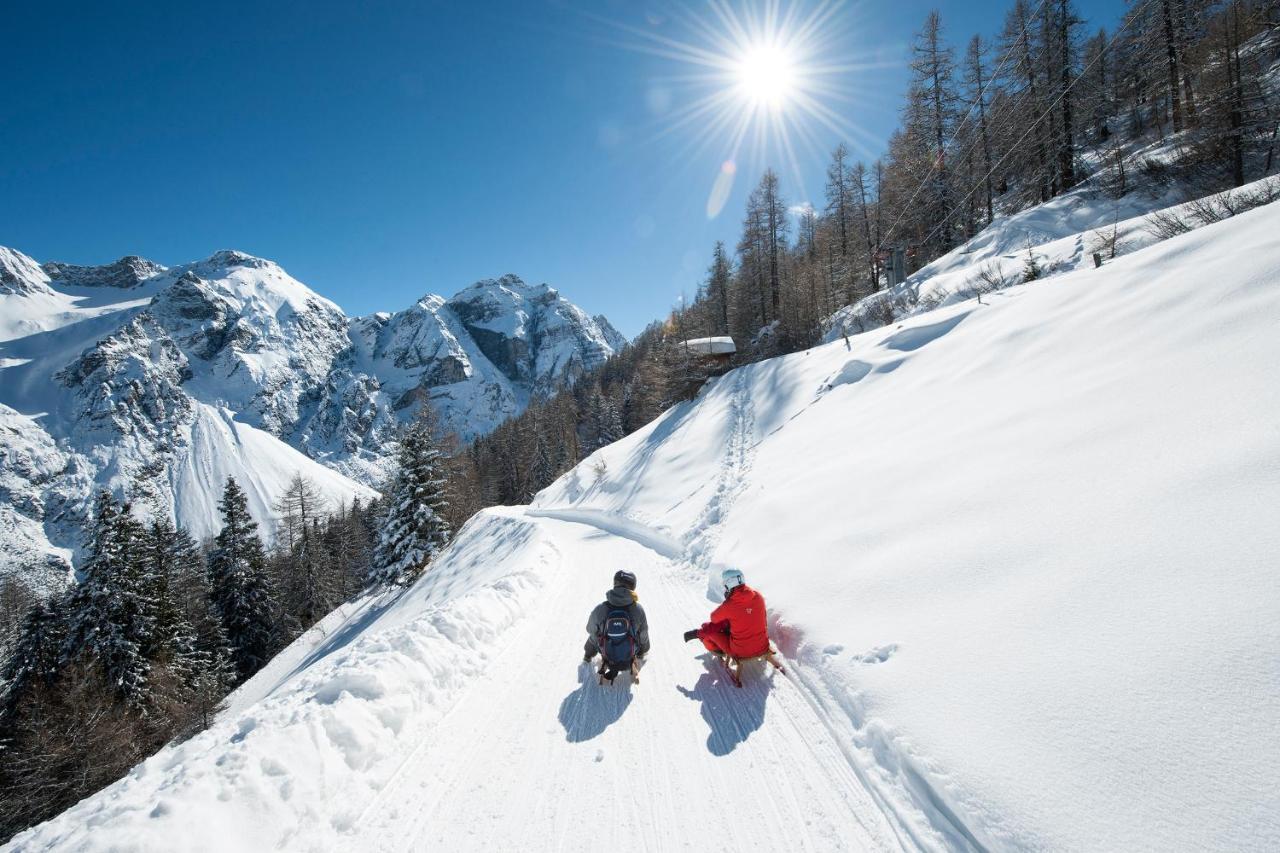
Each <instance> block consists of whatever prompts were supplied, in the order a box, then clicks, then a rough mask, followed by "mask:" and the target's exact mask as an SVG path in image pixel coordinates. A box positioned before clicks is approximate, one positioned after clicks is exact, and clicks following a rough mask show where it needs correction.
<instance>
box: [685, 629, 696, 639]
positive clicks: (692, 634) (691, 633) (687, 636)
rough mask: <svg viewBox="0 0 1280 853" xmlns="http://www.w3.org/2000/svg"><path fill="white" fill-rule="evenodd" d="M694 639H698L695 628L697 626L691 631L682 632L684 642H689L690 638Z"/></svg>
mask: <svg viewBox="0 0 1280 853" xmlns="http://www.w3.org/2000/svg"><path fill="white" fill-rule="evenodd" d="M696 639H698V629H697V628H694V629H693V630H692V631H685V632H684V641H685V642H686V643H687V642H689V641H690V640H696Z"/></svg>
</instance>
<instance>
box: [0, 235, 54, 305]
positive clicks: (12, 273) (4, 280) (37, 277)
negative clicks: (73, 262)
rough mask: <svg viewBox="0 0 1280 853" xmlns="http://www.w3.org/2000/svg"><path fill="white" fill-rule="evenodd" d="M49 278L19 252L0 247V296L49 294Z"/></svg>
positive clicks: (37, 265)
mask: <svg viewBox="0 0 1280 853" xmlns="http://www.w3.org/2000/svg"><path fill="white" fill-rule="evenodd" d="M49 292H50V289H49V276H48V275H46V274H45V271H44V270H42V269H40V265H39V264H37V263H36V262H35V261H33V260H31V259H30V258H28V257H27V256H26V255H24V254H22V253H21V252H15V251H14V250H13V249H6V248H5V247H4V246H0V294H7V295H14V296H30V295H33V294H37V293H49Z"/></svg>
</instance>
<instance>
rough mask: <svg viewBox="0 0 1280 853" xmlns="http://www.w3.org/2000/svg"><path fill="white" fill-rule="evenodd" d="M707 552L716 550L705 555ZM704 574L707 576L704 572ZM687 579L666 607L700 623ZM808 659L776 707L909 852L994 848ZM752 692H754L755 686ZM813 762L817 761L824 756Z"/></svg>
mask: <svg viewBox="0 0 1280 853" xmlns="http://www.w3.org/2000/svg"><path fill="white" fill-rule="evenodd" d="M752 422H753V420H752V418H751V415H750V412H749V410H748V411H745V412H744V411H743V410H742V409H740V408H737V409H736V411H735V425H734V430H733V433H732V437H731V441H730V444H729V447H728V449H727V451H726V466H725V469H724V472H723V474H722V478H721V482H720V484H719V486H718V487H717V490H716V493H715V495H714V496H713V498H712V502H713V503H716V502H718V501H720V500H722V499H727V500H726V501H725V502H724V503H719V504H718V506H717V507H716V508H715V509H714V510H708V511H704V514H703V515H704V518H702V519H700V522H702V521H704V520H705V518H706V517H710V516H711V515H713V514H715V515H718V514H719V513H722V512H723V511H724V510H725V508H726V507H727V505H731V504H732V501H733V498H734V497H736V492H737V491H740V489H741V485H740V483H741V482H742V481H741V479H739V478H735V477H734V474H735V473H739V472H743V471H745V468H746V467H749V465H750V462H751V459H750V456H751V445H750V437H751V434H750V429H751V425H752ZM526 514H527V515H530V516H534V517H542V518H552V519H557V520H560V521H567V522H570V523H575V524H583V525H586V526H589V527H593V528H595V529H597V530H600V531H601V532H604V533H608V534H611V535H614V536H621V537H623V538H625V539H628V540H630V541H632V542H635V543H636V544H639V545H641V546H643V547H645V548H649V549H650V550H652V551H654V552H655V553H657V554H658V555H659V556H661V557H663V558H665V559H667V560H671V561H673V563H678V562H681V561H680V559H679V558H678V557H676V556H673V555H672V554H671V545H672V544H673V539H672V537H671V536H669V535H668V534H666V533H663V532H660V531H655V530H652V529H647V528H645V527H644V525H643V524H641V523H639V522H637V521H635V520H634V519H630V518H623V517H622V516H619V515H616V514H612V513H608V512H604V511H600V510H588V509H577V508H538V509H530V510H526ZM718 517H723V516H722V515H718ZM711 529H714V525H710V526H709V527H708V530H711ZM695 542H697V544H699V545H702V546H704V548H703V549H702V550H700V551H699V554H700V555H703V560H704V562H709V555H710V554H711V553H712V551H713V549H714V539H710V541H708V538H705V537H699V538H698V539H695ZM650 543H655V544H658V545H659V547H658V548H654V547H652V546H651V544H650ZM707 545H711V546H712V547H710V548H706V547H705V546H707ZM692 551H693V546H692V545H691V546H690V551H688V552H686V558H685V559H684V560H683V561H682V562H683V563H684V565H685V566H686V567H694V565H695V563H694V558H693V556H692V554H691V552H692ZM673 568H675V566H673ZM698 568H705V565H704V566H699V567H698ZM681 574H684V575H685V576H686V577H687V576H688V573H687V572H678V571H677V572H672V573H667V574H666V576H664V577H662V578H661V583H660V589H661V590H662V593H663V595H662V597H663V598H664V599H666V600H665V601H664V602H663V604H664V605H665V606H670V607H672V608H673V609H675V610H676V611H678V612H685V611H687V612H689V613H690V614H691V615H690V617H689V618H690V619H693V620H696V619H697V618H700V617H699V616H698V615H697V614H698V613H704V612H705V609H706V605H705V603H700V602H696V598H697V597H696V596H692V595H689V594H688V593H689V592H691V591H692V590H689V588H688V586H687V585H682V584H679V583H678V582H677V580H676V578H677V577H678V576H679V575H681ZM681 587H683V588H681ZM690 624H693V623H692V622H691V623H690ZM807 651H808V650H807V649H805V647H804V646H803V643H801V647H800V649H799V654H798V655H796V656H794V657H790V658H788V661H787V663H788V666H787V673H786V675H785V676H784V678H785V682H786V683H787V684H789V685H790V686H792V687H793V688H794V693H795V695H796V696H797V697H798V698H799V699H800V700H802V701H801V703H800V705H799V706H797V705H796V704H795V703H794V702H792V701H791V700H790V699H789V698H786V691H776V690H775V691H773V692H772V695H773V696H774V699H775V700H776V701H777V703H778V704H781V705H784V712H785V715H786V718H787V720H788V724H789V725H791V726H796V725H797V723H796V717H797V716H805V717H811V719H812V720H813V721H814V722H816V723H818V724H819V725H820V727H821V728H822V729H823V730H824V733H825V734H826V736H828V737H829V738H830V742H831V744H832V745H833V746H834V749H830V750H829V751H828V752H827V753H826V754H825V756H824V758H825V760H831V759H835V760H838V761H839V762H840V763H842V764H846V765H847V767H848V769H849V770H851V771H852V772H853V774H854V775H855V776H856V778H857V780H858V783H859V784H860V785H861V787H862V788H863V789H864V790H865V792H866V794H867V795H868V796H869V797H870V798H871V799H872V800H873V801H874V803H875V804H876V807H877V808H878V809H879V810H880V812H881V814H882V815H883V816H884V818H885V820H886V821H887V823H888V824H889V825H890V826H891V827H892V828H893V831H894V833H895V834H896V835H897V838H898V842H899V844H900V845H901V846H902V848H903V849H908V850H963V851H982V853H985V851H986V850H987V849H988V845H986V844H984V843H983V842H982V841H980V840H979V839H978V838H977V837H976V836H975V834H974V833H973V831H972V830H971V829H970V828H969V827H968V826H967V825H966V824H965V822H964V821H963V820H962V819H961V818H960V817H959V815H958V814H957V813H956V810H955V809H954V808H953V807H952V805H951V804H950V803H948V802H947V800H946V798H945V797H944V796H943V795H942V794H940V793H939V791H938V790H937V788H936V787H935V786H933V785H931V784H930V783H929V782H928V780H927V778H926V775H925V772H924V771H923V770H922V769H921V768H920V767H919V764H918V762H917V760H916V759H915V758H913V756H911V755H910V754H909V753H908V752H907V751H905V750H903V749H901V748H900V747H899V746H898V745H897V744H896V743H895V742H894V739H893V737H892V735H891V734H888V733H886V732H885V730H884V727H883V726H882V725H881V724H880V723H879V722H878V721H875V720H870V719H868V718H867V717H866V715H865V714H864V713H863V711H862V709H861V707H860V705H861V703H860V700H859V699H858V697H857V696H856V694H854V693H853V692H852V691H850V690H849V688H848V686H847V685H846V684H844V683H842V682H841V680H840V679H838V678H835V677H832V676H833V675H834V674H832V673H828V672H824V665H823V664H822V663H821V662H818V661H816V660H814V661H813V664H814V665H812V666H810V665H807V663H805V662H802V661H798V660H797V657H798V658H801V659H805V658H811V655H808V654H806V652H807ZM747 689H748V690H749V689H751V685H750V684H748V686H747ZM766 689H768V688H766ZM725 710H726V712H727V713H728V714H730V715H731V716H732V715H736V714H737V713H738V709H737V707H736V706H735V705H733V704H729V705H728V706H727V707H726V709H725ZM737 724H739V725H741V721H740V720H739V721H737ZM808 735H809V737H807V738H805V739H804V742H805V743H806V745H807V746H811V744H812V740H811V738H812V737H813V734H812V733H811V732H810V733H808ZM814 754H815V756H816V755H817V752H815V753H814Z"/></svg>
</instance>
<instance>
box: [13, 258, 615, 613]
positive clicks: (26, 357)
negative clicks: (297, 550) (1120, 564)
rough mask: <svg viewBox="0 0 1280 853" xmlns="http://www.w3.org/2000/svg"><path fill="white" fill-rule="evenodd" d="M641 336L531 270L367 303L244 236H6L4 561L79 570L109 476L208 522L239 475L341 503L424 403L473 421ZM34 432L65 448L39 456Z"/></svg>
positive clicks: (259, 491)
mask: <svg viewBox="0 0 1280 853" xmlns="http://www.w3.org/2000/svg"><path fill="white" fill-rule="evenodd" d="M508 314H509V315H510V316H507V315H508ZM486 324H487V325H486ZM473 329H474V330H475V334H476V335H480V336H481V338H482V339H483V341H484V345H483V346H482V345H481V344H480V343H478V342H477V340H476V338H474V337H473V336H472V330H473ZM621 345H622V342H621V341H620V339H619V337H618V335H617V333H616V332H615V331H613V329H612V327H610V326H609V325H608V323H607V321H603V320H597V319H593V318H590V317H587V316H586V315H585V314H584V313H583V312H582V311H581V310H580V309H578V308H577V307H576V306H573V305H572V304H570V303H569V302H568V301H567V300H565V299H563V297H561V296H559V294H557V293H556V292H555V291H554V290H552V289H551V288H548V287H546V286H545V285H539V286H536V287H535V286H530V285H526V284H524V283H523V282H521V281H520V280H519V279H517V278H515V277H514V276H508V277H505V278H503V279H499V280H496V281H488V282H481V283H478V284H476V285H473V286H472V287H470V288H467V289H466V290H464V291H463V292H462V293H460V294H459V295H458V296H457V297H455V298H454V299H453V300H450V301H448V302H446V300H444V299H443V298H441V297H438V296H428V297H424V298H423V299H422V300H420V301H419V302H418V303H417V304H415V305H414V306H412V307H410V308H409V309H407V310H405V311H402V312H399V313H397V314H381V315H375V316H374V317H371V318H357V319H350V318H348V317H347V316H346V315H345V314H343V312H342V311H341V309H339V308H338V307H337V306H336V305H334V304H333V303H332V302H330V301H329V300H327V299H324V298H323V297H321V296H319V295H317V294H316V293H314V292H313V291H311V290H310V289H309V288H307V287H306V285H304V284H302V283H301V282H299V281H297V280H296V279H294V278H292V277H291V276H289V275H288V273H286V272H285V271H284V270H283V269H281V268H280V267H279V266H278V265H277V264H274V263H272V262H271V261H267V260H264V259H261V258H255V257H252V256H250V255H246V254H244V253H242V252H235V251H222V252H218V253H215V254H214V255H212V256H211V257H209V258H206V259H204V260H202V261H197V262H194V263H190V264H184V265H181V266H178V267H173V268H169V269H166V268H164V267H161V266H159V265H157V264H154V263H152V262H150V261H146V260H145V259H142V258H138V257H134V256H129V257H125V258H121V259H120V260H119V261H116V262H115V263H112V264H107V265H104V266H98V267H85V266H76V265H72V264H66V263H60V262H48V263H45V264H43V265H40V264H37V263H36V262H35V261H34V260H32V259H30V258H28V257H26V256H25V255H22V254H21V253H19V252H15V251H13V250H10V249H0V405H3V406H4V407H5V409H4V411H5V413H6V414H5V418H6V419H19V420H20V421H21V429H16V428H15V429H8V430H5V431H3V432H0V488H3V489H4V491H5V494H7V495H9V496H11V497H10V501H11V503H10V502H6V503H5V504H3V506H2V507H0V573H10V574H12V573H22V574H25V575H33V574H35V573H37V571H43V572H44V574H45V575H48V577H45V578H44V579H43V580H38V579H34V578H33V579H31V580H30V584H31V585H32V586H37V587H40V588H47V587H48V586H49V581H50V578H51V577H53V576H61V575H63V574H65V571H60V570H58V569H57V566H59V565H61V566H62V568H63V569H65V559H66V556H67V555H68V554H69V553H71V549H73V548H74V547H75V546H76V545H77V543H78V537H79V527H80V525H81V523H82V520H83V515H84V513H85V511H86V509H87V507H88V504H89V497H90V494H91V492H92V491H93V489H94V488H96V487H106V488H109V489H112V490H114V491H116V492H117V493H118V494H121V495H124V496H127V497H128V498H130V499H132V500H133V501H134V502H135V503H136V504H138V505H139V506H142V507H145V508H146V509H148V510H154V511H159V512H165V513H169V514H171V515H173V516H174V517H175V519H176V521H177V522H178V523H180V524H183V525H185V526H187V527H189V528H190V529H191V530H192V531H193V532H194V533H196V534H197V535H204V534H207V533H209V532H211V531H212V530H213V529H214V526H215V525H216V522H217V517H216V513H213V512H211V508H212V507H214V506H215V505H216V501H217V497H218V495H219V494H220V493H221V490H222V487H223V485H224V483H225V478H226V477H227V476H235V477H236V478H237V479H238V480H240V481H241V483H242V485H244V486H245V488H246V491H247V492H248V493H249V496H250V501H251V508H252V509H253V511H254V514H255V516H256V517H257V518H258V519H259V520H260V521H263V522H267V521H268V520H269V519H270V516H271V510H270V508H271V506H272V504H273V502H274V500H275V498H276V497H277V496H278V495H279V493H280V491H281V489H282V488H283V486H284V485H285V484H286V483H287V482H288V481H289V480H290V479H291V478H292V476H293V475H294V473H295V472H301V473H303V474H304V475H305V476H307V477H309V478H310V479H312V480H314V481H316V482H317V484H318V485H320V486H321V488H322V491H323V492H324V494H325V495H326V497H327V498H328V500H329V502H330V503H331V504H333V505H337V504H338V503H340V502H347V501H350V500H351V499H353V498H354V497H356V496H360V497H362V498H368V497H370V496H371V495H372V494H373V493H372V491H371V490H370V488H369V487H371V486H377V485H379V484H380V482H381V481H382V479H383V478H384V477H385V474H386V471H387V460H388V458H389V454H390V453H392V452H393V451H394V437H395V434H396V430H397V429H398V427H399V425H400V424H402V423H404V422H405V421H406V420H408V419H409V418H411V417H413V416H414V415H415V414H416V412H417V411H418V410H419V409H420V407H421V406H422V405H425V404H429V405H431V406H433V407H434V408H435V409H436V411H437V412H438V413H439V415H440V421H441V423H442V425H443V426H444V428H445V429H446V430H449V431H452V432H456V433H458V434H459V435H460V436H462V437H463V438H470V437H473V436H475V435H478V434H482V433H485V432H488V431H489V430H492V429H493V428H494V427H496V426H497V425H498V424H499V423H501V422H502V421H503V420H505V419H507V418H509V417H511V416H513V415H515V414H517V413H519V412H520V411H521V410H522V409H523V407H524V406H525V405H527V404H528V401H529V400H530V398H531V397H532V396H534V395H537V394H544V393H548V392H550V391H551V390H553V389H555V388H556V387H558V385H559V384H560V383H565V382H571V381H573V380H574V379H575V378H576V377H577V376H578V375H579V374H580V373H581V372H582V371H583V370H586V369H590V368H591V367H594V366H595V365H597V364H599V363H600V362H601V361H602V360H603V359H604V358H607V357H608V355H610V354H612V352H614V351H615V349H617V348H618V347H620V346H621ZM486 352H493V353H495V355H496V356H502V361H501V363H495V362H494V361H491V360H490V359H489V357H488V356H487V355H486ZM15 422H16V421H15ZM33 448H34V449H38V453H39V454H42V458H44V457H47V458H53V457H54V456H56V458H57V460H58V463H57V464H56V465H54V464H52V463H50V464H47V465H44V466H43V468H41V470H40V472H39V476H36V477H33V476H31V470H30V469H31V467H32V466H31V465H30V464H27V463H26V462H24V461H23V460H24V459H26V458H27V457H30V456H31V454H32V453H33V452H36V451H35V450H33ZM269 527H270V525H268V528H269ZM27 555H38V556H37V557H36V559H35V560H34V562H35V563H38V564H39V565H41V566H47V567H48V569H49V571H45V570H43V569H40V570H37V568H36V567H35V566H33V565H29V564H31V563H32V562H33V560H31V559H28V556H27ZM50 572H52V575H50Z"/></svg>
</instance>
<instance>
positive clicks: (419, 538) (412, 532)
mask: <svg viewBox="0 0 1280 853" xmlns="http://www.w3.org/2000/svg"><path fill="white" fill-rule="evenodd" d="M396 461H397V466H396V473H395V477H394V479H393V480H392V482H391V486H390V488H389V489H388V492H387V505H386V510H385V512H384V514H383V517H382V535H381V537H380V538H379V540H378V544H377V546H376V547H375V549H374V555H373V567H372V571H371V573H370V577H369V582H370V584H371V585H389V584H399V585H408V584H410V583H412V582H413V581H414V580H415V579H416V578H417V577H418V576H419V575H420V574H422V570H423V569H424V568H426V565H427V563H428V562H430V560H431V558H432V557H434V556H435V555H436V553H437V552H439V550H440V549H441V548H443V547H444V545H445V543H446V542H448V540H449V527H448V523H447V522H446V521H445V519H444V514H443V513H444V509H445V505H446V499H445V487H446V482H445V479H444V477H443V475H442V462H441V458H440V452H439V450H437V449H436V446H435V442H434V440H433V436H432V434H431V425H430V423H429V422H427V421H424V420H422V419H419V420H417V421H415V422H414V423H413V424H412V425H411V426H410V427H409V428H408V429H407V430H406V431H405V433H404V436H403V437H402V438H401V440H400V450H399V453H398V454H397V460H396Z"/></svg>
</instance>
